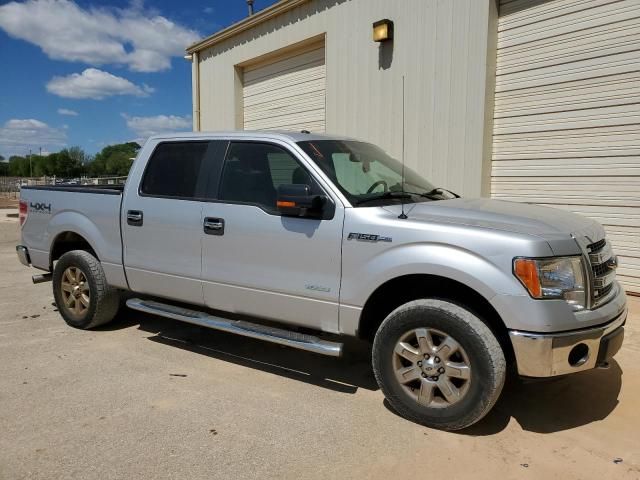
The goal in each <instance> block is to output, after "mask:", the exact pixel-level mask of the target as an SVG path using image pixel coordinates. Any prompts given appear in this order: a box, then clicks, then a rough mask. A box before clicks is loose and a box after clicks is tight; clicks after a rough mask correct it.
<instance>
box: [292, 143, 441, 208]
mask: <svg viewBox="0 0 640 480" xmlns="http://www.w3.org/2000/svg"><path fill="white" fill-rule="evenodd" d="M298 145H300V147H301V148H302V149H303V150H304V151H305V152H306V153H307V155H309V157H311V159H312V160H313V161H314V162H315V163H316V164H317V165H318V166H319V167H320V168H321V169H322V170H323V171H324V172H325V173H326V174H327V175H328V176H329V178H331V180H332V181H333V182H334V183H335V184H336V186H337V187H338V188H339V189H340V190H341V191H342V193H343V194H344V195H345V196H346V197H347V199H349V201H350V202H351V203H352V204H353V205H354V206H372V205H376V204H378V205H380V204H389V203H399V202H400V201H404V202H405V203H413V202H421V201H428V200H434V198H427V197H424V196H421V195H422V194H425V193H428V192H432V191H433V189H434V187H433V185H431V184H430V183H429V182H428V181H427V180H425V179H424V178H422V177H421V176H420V175H418V174H417V173H416V172H414V171H413V170H411V169H409V168H406V167H405V169H404V188H403V186H402V164H401V163H400V162H399V161H398V160H396V159H394V158H392V157H390V156H389V155H388V154H387V153H385V152H384V150H382V149H381V148H379V147H377V146H375V145H373V144H370V143H364V142H356V141H351V140H314V141H304V142H298ZM403 193H404V194H403Z"/></svg>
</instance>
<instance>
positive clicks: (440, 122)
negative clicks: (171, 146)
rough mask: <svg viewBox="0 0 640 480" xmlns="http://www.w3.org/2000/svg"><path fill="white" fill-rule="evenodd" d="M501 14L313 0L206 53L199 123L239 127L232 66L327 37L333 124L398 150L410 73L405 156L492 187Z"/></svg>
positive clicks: (453, 6)
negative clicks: (376, 32)
mask: <svg viewBox="0 0 640 480" xmlns="http://www.w3.org/2000/svg"><path fill="white" fill-rule="evenodd" d="M383 18H389V19H391V20H393V21H394V24H395V39H394V41H393V44H392V48H391V45H384V46H380V45H379V44H377V43H375V42H373V40H372V38H371V37H372V27H371V25H372V23H373V22H375V21H377V20H381V19H383ZM496 22H497V8H496V6H495V3H494V1H493V0H456V1H451V0H429V1H425V0H311V1H309V2H307V3H304V4H302V5H301V6H299V7H296V8H294V9H293V10H290V11H288V12H286V13H284V14H282V15H280V16H278V17H275V18H272V19H270V20H268V21H266V22H264V23H262V24H260V25H258V26H256V27H254V28H253V29H251V30H248V31H245V32H241V33H240V34H238V35H236V36H234V37H233V38H229V39H227V40H224V41H223V42H221V43H218V44H216V45H213V46H211V47H209V48H207V49H204V50H203V51H202V52H201V61H200V102H201V104H200V105H201V107H200V110H201V128H202V130H227V129H233V128H235V127H236V125H237V121H236V118H237V109H238V105H239V104H241V103H242V101H240V100H239V98H238V96H240V98H241V99H242V89H240V90H238V88H237V85H236V84H235V83H234V80H235V76H234V68H235V67H237V66H245V64H246V63H247V62H251V61H252V60H254V59H256V58H258V57H260V56H262V55H267V54H271V53H273V52H277V51H278V50H280V49H282V48H285V47H288V46H290V45H293V44H296V43H298V42H303V41H305V40H308V39H311V38H313V37H316V36H325V38H326V41H325V46H326V77H325V78H326V110H325V115H326V131H327V132H329V133H336V134H340V135H348V136H353V137H356V138H361V139H363V140H368V141H372V142H374V143H377V144H379V145H380V146H382V147H383V148H384V149H386V150H387V151H389V152H390V153H391V154H392V155H394V156H397V157H400V155H401V151H402V76H403V75H405V77H406V80H405V81H406V162H407V165H408V166H410V167H411V168H414V169H416V170H418V171H419V172H421V173H422V174H424V175H426V176H427V177H428V178H430V179H431V180H432V181H433V182H434V183H435V184H436V185H439V186H443V187H446V188H449V189H452V190H454V191H457V192H460V193H463V194H465V195H471V196H478V195H480V194H481V193H483V192H484V193H485V194H487V195H488V193H489V178H490V177H489V174H490V161H491V125H492V119H493V94H494V78H495V76H494V64H495V45H496V40H495V35H496V34H497V25H496ZM250 72H251V69H250V68H247V69H246V71H245V75H248V74H249V73H250ZM246 79H250V80H251V77H250V76H246V77H245V80H246ZM249 83H250V82H249ZM275 95H276V93H274V96H275ZM242 100H243V101H244V102H246V104H247V105H250V102H251V100H250V98H249V97H246V98H244V99H242ZM274 101H276V99H275V97H274ZM245 108H246V105H245ZM316 120H317V119H316ZM308 122H309V123H307V124H306V125H307V127H306V128H308V129H309V130H312V131H313V130H316V131H317V130H320V129H321V128H322V127H323V126H322V125H321V124H320V122H318V121H315V123H314V119H308ZM241 125H242V124H241ZM248 125H250V126H251V128H260V124H251V123H250V121H249V124H248ZM483 188H484V190H483Z"/></svg>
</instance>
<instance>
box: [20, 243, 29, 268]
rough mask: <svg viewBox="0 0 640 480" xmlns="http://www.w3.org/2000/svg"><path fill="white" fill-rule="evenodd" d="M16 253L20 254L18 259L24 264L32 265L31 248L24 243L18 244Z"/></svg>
mask: <svg viewBox="0 0 640 480" xmlns="http://www.w3.org/2000/svg"><path fill="white" fill-rule="evenodd" d="M16 254H17V255H18V260H20V263H21V264H23V265H24V266H26V267H28V266H30V265H31V257H29V249H28V248H27V247H25V246H24V245H17V246H16Z"/></svg>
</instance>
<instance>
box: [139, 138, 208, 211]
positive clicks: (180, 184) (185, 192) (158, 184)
mask: <svg viewBox="0 0 640 480" xmlns="http://www.w3.org/2000/svg"><path fill="white" fill-rule="evenodd" d="M212 143H213V142H207V141H204V142H167V143H160V144H159V145H158V146H157V147H156V149H155V150H154V152H153V154H152V156H151V158H150V159H149V162H148V164H147V168H146V170H145V173H144V177H143V179H142V184H141V186H140V193H141V194H142V195H148V196H158V197H172V198H180V199H194V198H198V197H202V196H203V191H204V188H205V187H206V178H205V177H206V175H204V172H203V167H204V159H205V157H206V155H207V150H208V148H209V146H210V144H212Z"/></svg>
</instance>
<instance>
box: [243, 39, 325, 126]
mask: <svg viewBox="0 0 640 480" xmlns="http://www.w3.org/2000/svg"><path fill="white" fill-rule="evenodd" d="M243 79H244V82H243V83H244V88H243V93H242V100H243V105H244V128H245V130H298V131H299V130H310V131H312V132H324V129H325V91H326V87H325V62H324V42H323V43H322V44H319V45H318V44H317V45H315V46H313V47H311V48H309V47H307V48H305V49H303V50H301V51H298V52H296V53H294V54H292V55H289V56H287V57H286V58H284V59H278V60H277V61H267V62H263V63H259V64H257V65H252V66H248V67H245V68H244V76H243Z"/></svg>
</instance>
